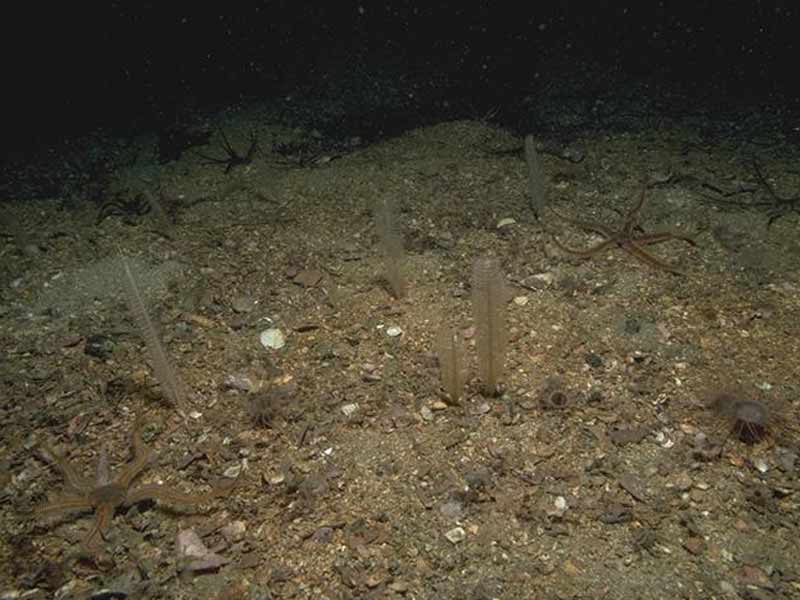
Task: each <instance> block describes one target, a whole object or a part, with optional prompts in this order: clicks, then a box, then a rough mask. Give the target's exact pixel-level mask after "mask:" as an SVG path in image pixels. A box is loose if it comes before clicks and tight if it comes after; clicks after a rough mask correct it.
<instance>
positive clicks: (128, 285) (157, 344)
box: [120, 256, 186, 411]
mask: <svg viewBox="0 0 800 600" xmlns="http://www.w3.org/2000/svg"><path fill="white" fill-rule="evenodd" d="M120 261H121V263H122V270H123V271H124V277H123V278H122V287H123V290H124V292H125V294H124V295H125V303H126V304H127V305H128V310H130V311H131V314H132V315H133V320H134V321H135V322H136V325H137V326H138V327H139V333H141V335H142V337H143V338H144V342H145V345H146V346H147V353H148V354H149V355H150V362H151V363H152V366H153V371H154V372H155V375H156V379H157V380H158V383H159V384H160V385H161V390H162V393H163V394H164V395H165V396H166V397H167V399H168V400H169V401H170V402H171V403H172V404H174V405H175V406H176V407H177V408H178V410H181V411H183V409H184V408H185V403H186V388H185V387H184V384H183V381H182V380H181V378H180V376H179V375H178V372H177V371H176V370H175V368H174V367H173V366H172V363H171V362H170V360H169V358H168V357H167V353H166V351H165V350H164V346H163V344H162V343H161V340H160V339H159V337H158V332H157V331H156V328H155V325H154V324H153V321H152V320H151V319H150V315H148V314H147V309H146V308H145V305H144V299H143V298H142V294H141V292H140V291H139V286H138V285H137V283H136V278H135V277H134V276H133V273H132V272H131V267H130V265H129V264H128V260H127V259H126V258H125V257H124V256H120Z"/></svg>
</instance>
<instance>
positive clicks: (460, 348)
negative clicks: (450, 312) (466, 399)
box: [436, 324, 465, 404]
mask: <svg viewBox="0 0 800 600" xmlns="http://www.w3.org/2000/svg"><path fill="white" fill-rule="evenodd" d="M436 350H437V354H438V356H439V369H440V371H441V376H442V388H443V389H444V391H445V393H446V394H447V397H448V399H449V402H450V403H451V404H459V399H460V398H461V394H462V392H463V391H464V379H465V376H464V375H465V374H464V345H463V344H462V342H461V337H460V336H459V334H458V332H457V331H456V330H455V329H454V328H453V327H451V326H450V325H447V324H444V325H442V328H441V330H440V331H439V336H438V338H437V340H436Z"/></svg>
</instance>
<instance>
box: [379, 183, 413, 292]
mask: <svg viewBox="0 0 800 600" xmlns="http://www.w3.org/2000/svg"><path fill="white" fill-rule="evenodd" d="M375 228H376V229H377V231H378V237H379V238H380V243H381V247H382V249H383V262H384V268H385V269H386V280H387V281H388V282H389V287H391V289H392V294H393V295H394V297H395V298H397V299H398V300H400V299H402V298H403V297H404V296H405V295H406V279H405V274H404V273H403V258H404V255H405V252H404V249H403V232H402V229H401V227H400V216H399V214H398V210H397V203H396V202H395V200H394V198H391V197H388V198H382V199H380V200H378V202H377V203H376V205H375Z"/></svg>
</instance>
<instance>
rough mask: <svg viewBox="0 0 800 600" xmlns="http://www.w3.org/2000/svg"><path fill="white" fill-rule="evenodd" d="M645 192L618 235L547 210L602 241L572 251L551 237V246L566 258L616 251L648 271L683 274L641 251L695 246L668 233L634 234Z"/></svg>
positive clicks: (691, 241) (615, 232)
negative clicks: (670, 244)
mask: <svg viewBox="0 0 800 600" xmlns="http://www.w3.org/2000/svg"><path fill="white" fill-rule="evenodd" d="M646 190H647V188H646V187H644V188H642V193H641V195H640V196H639V201H638V202H637V203H636V205H635V206H634V207H633V208H632V209H631V210H630V211H629V212H628V214H627V215H626V216H625V220H624V221H623V222H622V226H621V227H620V229H619V230H618V231H614V230H613V229H611V228H610V227H607V226H605V225H601V224H600V223H595V222H594V221H581V220H579V219H572V218H570V217H568V216H566V215H562V214H561V213H559V212H558V211H556V210H555V209H554V208H552V207H551V208H550V210H551V211H553V213H554V214H555V215H556V216H557V217H558V218H559V219H562V220H564V221H566V222H567V223H572V224H573V225H576V226H578V227H580V228H581V229H586V230H587V231H593V232H594V233H597V234H600V235H602V236H603V237H604V238H606V239H604V240H603V241H602V242H600V243H598V244H596V245H594V246H592V247H590V248H587V249H585V250H576V249H574V248H570V247H568V246H565V245H564V244H562V243H561V242H560V241H558V238H556V237H555V236H553V242H554V243H555V245H556V246H558V248H559V249H561V250H562V251H564V252H567V253H568V254H574V255H575V256H580V257H581V258H590V257H592V256H594V255H595V254H598V253H600V252H603V251H604V250H606V249H608V248H615V247H616V248H620V249H621V250H624V251H625V252H627V253H628V254H630V255H631V256H633V257H634V258H635V259H637V260H638V261H640V262H643V263H645V264H647V265H650V266H651V267H655V268H657V269H662V270H664V271H668V272H670V273H672V274H674V275H683V274H684V273H683V271H681V270H680V269H678V268H677V267H674V266H672V265H671V264H669V263H667V262H664V261H663V260H661V259H660V258H656V257H655V256H653V255H652V254H650V253H649V252H647V251H646V250H645V249H644V246H652V245H653V244H660V243H661V242H666V241H669V240H682V241H684V242H686V243H687V244H691V245H692V246H696V245H697V244H696V243H695V241H694V240H693V239H692V238H690V237H688V236H685V235H680V234H677V233H671V232H669V231H659V232H655V233H636V230H637V229H638V230H640V231H641V228H640V227H639V222H638V216H639V212H640V211H641V209H642V206H643V205H644V195H645V191H646Z"/></svg>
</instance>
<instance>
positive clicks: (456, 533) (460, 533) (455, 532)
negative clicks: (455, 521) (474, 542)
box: [444, 527, 467, 544]
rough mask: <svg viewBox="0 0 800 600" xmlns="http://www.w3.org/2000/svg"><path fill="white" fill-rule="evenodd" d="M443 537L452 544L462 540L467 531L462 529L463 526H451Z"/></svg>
mask: <svg viewBox="0 0 800 600" xmlns="http://www.w3.org/2000/svg"><path fill="white" fill-rule="evenodd" d="M444 537H446V538H447V540H448V541H449V542H450V543H452V544H458V543H459V542H463V541H464V539H465V538H466V537H467V533H466V532H465V531H464V528H463V527H453V528H452V529H451V530H450V531H448V532H447V533H445V534H444Z"/></svg>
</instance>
